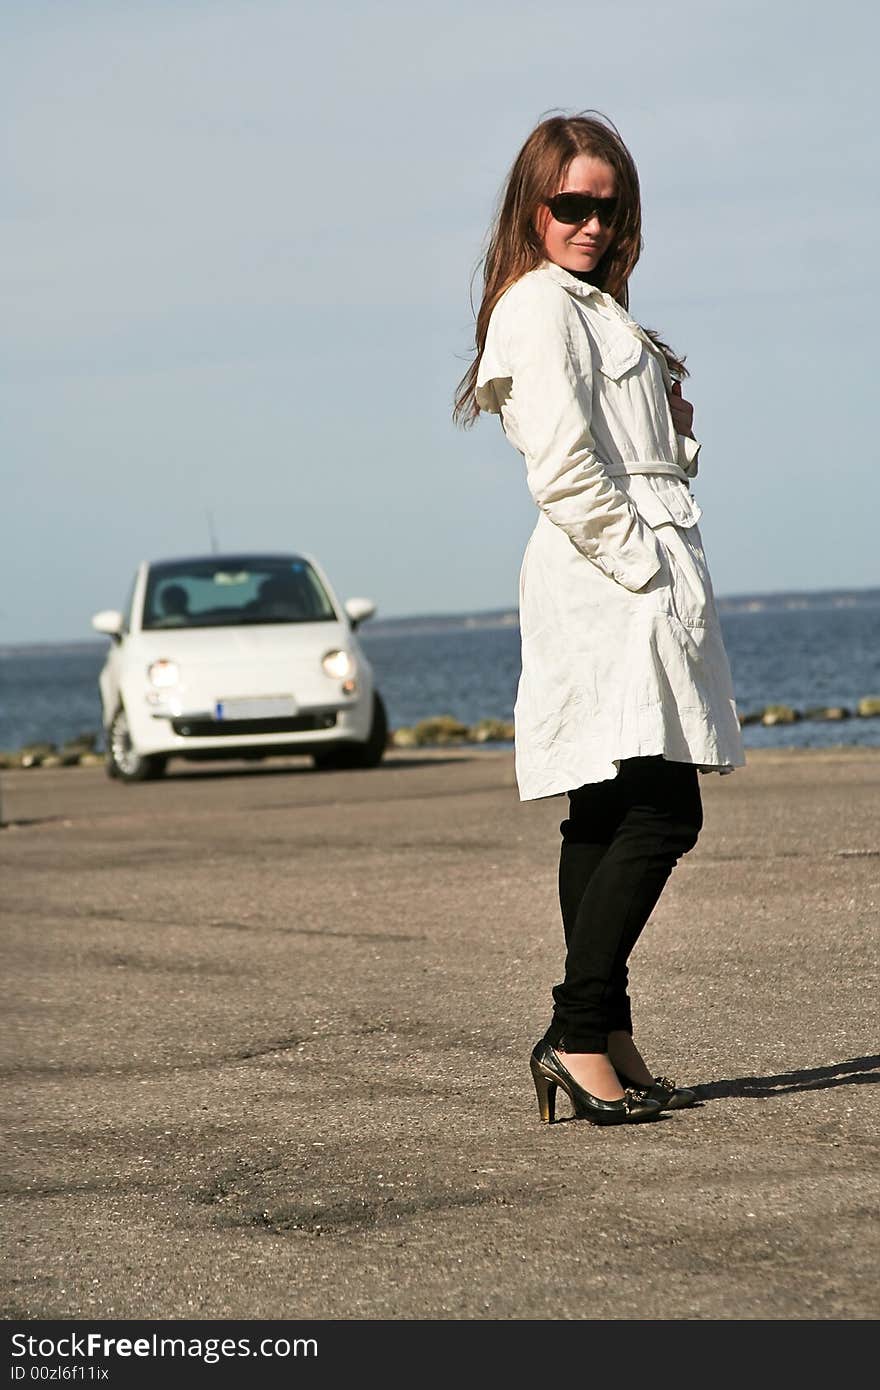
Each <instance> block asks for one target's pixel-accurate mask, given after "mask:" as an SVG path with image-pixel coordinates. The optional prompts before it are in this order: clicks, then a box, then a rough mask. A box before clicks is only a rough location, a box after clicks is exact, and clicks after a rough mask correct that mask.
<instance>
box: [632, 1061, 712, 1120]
mask: <svg viewBox="0 0 880 1390" xmlns="http://www.w3.org/2000/svg"><path fill="white" fill-rule="evenodd" d="M614 1070H615V1071H616V1072H617V1079H618V1081H619V1082H620V1084H621V1086H626V1087H627V1089H628V1090H630V1091H632V1092H633V1094H634V1095H637V1096H638V1097H639V1098H640V1099H643V1100H650V1101H654V1102H655V1103H656V1104H657V1105H659V1106H660V1109H661V1110H687V1108H688V1106H690V1105H695V1104H696V1101H697V1093H696V1091H691V1090H689V1089H688V1087H687V1086H676V1084H675V1082H674V1081H673V1080H672V1079H671V1078H670V1077H668V1076H655V1077H654V1080H653V1081H652V1082H651V1084H650V1086H647V1085H644V1084H643V1083H642V1082H639V1081H633V1080H632V1079H631V1078H630V1077H628V1076H625V1075H624V1074H623V1072H622V1071H621V1070H620V1067H615V1068H614Z"/></svg>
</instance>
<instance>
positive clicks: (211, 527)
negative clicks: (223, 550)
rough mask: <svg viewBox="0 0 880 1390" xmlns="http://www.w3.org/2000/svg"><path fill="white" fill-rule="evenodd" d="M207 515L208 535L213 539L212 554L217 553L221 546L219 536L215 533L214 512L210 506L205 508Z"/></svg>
mask: <svg viewBox="0 0 880 1390" xmlns="http://www.w3.org/2000/svg"><path fill="white" fill-rule="evenodd" d="M205 515H206V516H207V518H208V535H209V537H210V540H211V554H212V555H216V554H217V551H218V550H219V546H218V545H217V537H216V535H215V534H214V513H213V512H212V511H211V508H210V507H206V508H205Z"/></svg>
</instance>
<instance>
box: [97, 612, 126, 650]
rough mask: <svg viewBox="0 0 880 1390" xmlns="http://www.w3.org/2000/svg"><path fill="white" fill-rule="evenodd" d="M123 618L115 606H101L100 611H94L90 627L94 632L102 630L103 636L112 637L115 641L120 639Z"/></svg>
mask: <svg viewBox="0 0 880 1390" xmlns="http://www.w3.org/2000/svg"><path fill="white" fill-rule="evenodd" d="M123 625H124V619H123V617H122V614H121V613H118V612H117V611H116V609H115V608H102V609H101V612H100V613H96V614H95V615H94V617H93V618H92V627H93V628H94V629H95V631H96V632H103V634H104V636H105V637H112V638H113V640H114V641H115V642H119V641H121V640H122V628H123Z"/></svg>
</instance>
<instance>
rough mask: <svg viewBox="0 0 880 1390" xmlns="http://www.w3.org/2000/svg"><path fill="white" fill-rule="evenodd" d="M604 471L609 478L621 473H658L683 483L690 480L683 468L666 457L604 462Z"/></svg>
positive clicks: (616, 476) (619, 475)
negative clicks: (678, 479)
mask: <svg viewBox="0 0 880 1390" xmlns="http://www.w3.org/2000/svg"><path fill="white" fill-rule="evenodd" d="M605 472H606V473H607V474H608V475H609V477H611V478H619V477H621V476H622V475H623V474H627V475H631V474H634V473H660V474H665V475H666V476H667V477H669V478H680V479H681V481H682V482H683V483H689V482H690V478H689V477H688V475H687V473H685V471H684V469H683V468H681V467H680V466H679V465H678V464H677V463H669V462H668V460H667V459H633V460H631V461H629V462H625V461H624V462H621V463H606V465H605Z"/></svg>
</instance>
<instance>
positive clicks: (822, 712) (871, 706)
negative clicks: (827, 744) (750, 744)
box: [739, 695, 880, 728]
mask: <svg viewBox="0 0 880 1390" xmlns="http://www.w3.org/2000/svg"><path fill="white" fill-rule="evenodd" d="M877 718H880V695H865V696H863V698H862V699H861V700H859V702H858V704H857V705H856V707H855V709H849V708H848V707H847V706H846V705H811V706H810V707H809V708H808V709H805V710H799V709H795V708H794V706H793V705H765V706H764V708H763V709H759V710H753V711H752V712H751V713H750V714H741V715H740V716H739V722H740V724H741V725H742V726H743V727H745V725H746V724H763V725H765V726H766V727H767V728H770V727H772V726H773V725H774V724H797V723H798V722H799V721H800V720H802V719H804V720H818V721H821V722H824V723H838V722H840V721H842V720H844V719H877Z"/></svg>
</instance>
